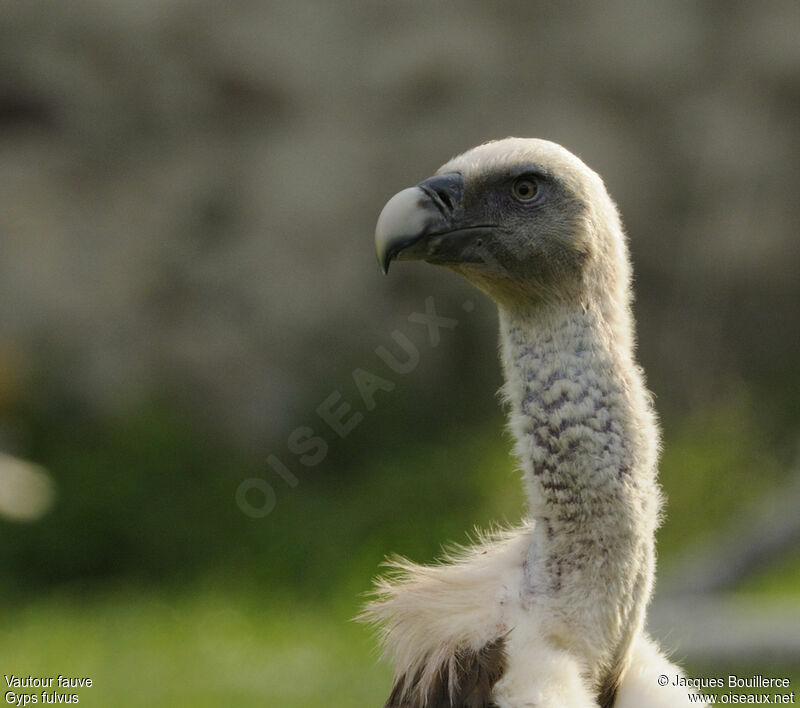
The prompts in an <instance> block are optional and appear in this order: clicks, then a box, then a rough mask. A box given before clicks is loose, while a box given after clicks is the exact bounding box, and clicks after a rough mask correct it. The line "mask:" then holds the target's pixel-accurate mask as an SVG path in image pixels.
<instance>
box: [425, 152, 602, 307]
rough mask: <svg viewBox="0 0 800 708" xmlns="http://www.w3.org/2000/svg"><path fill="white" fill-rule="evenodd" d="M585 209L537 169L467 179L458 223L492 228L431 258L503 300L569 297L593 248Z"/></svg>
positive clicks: (449, 243)
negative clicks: (586, 238)
mask: <svg viewBox="0 0 800 708" xmlns="http://www.w3.org/2000/svg"><path fill="white" fill-rule="evenodd" d="M584 218H585V206H584V204H583V202H582V201H580V200H579V199H577V198H576V197H575V196H574V195H573V194H572V193H571V192H570V190H569V189H568V187H567V186H566V185H564V184H563V183H562V182H561V181H560V180H558V179H557V178H555V177H553V176H552V175H549V174H547V173H546V172H545V171H543V170H542V169H541V168H539V167H538V166H536V165H525V166H521V167H519V168H517V169H515V170H514V171H513V172H501V173H495V174H492V175H488V176H486V177H483V178H480V179H477V180H469V179H468V180H466V181H465V184H464V189H463V193H462V194H461V198H460V199H459V200H458V201H457V202H455V203H454V204H453V210H452V218H451V219H452V223H453V224H454V225H491V226H492V228H487V229H482V230H480V231H475V232H473V233H470V234H469V237H456V238H453V239H452V240H448V239H447V237H446V235H445V236H444V238H442V240H441V243H440V244H439V245H438V247H437V248H436V249H435V253H433V254H431V255H430V256H429V257H428V258H427V260H428V261H429V262H431V263H438V264H440V265H446V266H448V267H449V268H451V269H453V270H455V271H456V272H458V273H460V274H461V275H463V276H464V277H466V278H467V279H468V280H470V281H472V282H473V283H474V284H475V285H476V286H477V287H479V288H481V289H482V290H484V291H486V292H487V293H488V294H489V295H490V296H492V297H493V298H494V299H496V300H498V301H499V302H504V301H509V302H520V301H523V302H526V301H531V300H537V299H541V298H550V297H556V296H558V297H565V296H569V294H570V293H571V292H574V291H575V290H576V289H577V288H578V287H579V284H580V278H581V273H582V270H583V264H584V262H585V261H586V258H587V256H588V253H589V245H588V243H585V242H584V241H582V237H583V234H584V233H585V228H584Z"/></svg>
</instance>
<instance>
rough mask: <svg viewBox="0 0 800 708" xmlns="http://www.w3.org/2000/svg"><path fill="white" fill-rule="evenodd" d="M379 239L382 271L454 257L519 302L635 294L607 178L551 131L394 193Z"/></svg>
mask: <svg viewBox="0 0 800 708" xmlns="http://www.w3.org/2000/svg"><path fill="white" fill-rule="evenodd" d="M375 247H376V251H377V255H378V260H379V262H380V265H381V268H382V269H383V271H384V272H387V271H388V268H389V265H390V263H391V262H392V261H393V260H424V261H427V262H428V263H434V264H438V265H443V266H447V267H448V268H451V269H452V270H454V271H456V272H457V273H459V274H461V275H462V276H464V277H465V278H466V279H467V280H469V281H470V282H472V283H473V284H474V285H476V286H477V287H478V288H479V289H481V290H483V291H484V292H485V293H487V294H488V295H489V296H490V297H491V298H492V299H493V300H495V302H497V303H498V304H499V305H501V306H504V307H506V308H511V309H515V310H519V309H523V310H524V309H527V308H528V307H530V306H535V305H536V304H537V303H540V302H548V301H558V302H564V301H567V302H570V303H573V304H580V305H582V306H586V305H587V303H591V302H593V301H594V302H595V303H597V302H598V301H600V302H602V301H605V302H606V304H611V305H613V304H616V305H617V306H619V305H622V307H623V308H624V307H626V303H627V299H628V291H629V288H628V281H629V266H628V258H627V251H626V246H625V239H624V237H623V234H622V229H621V227H620V224H619V218H618V215H617V211H616V208H615V206H614V204H613V202H612V201H611V198H610V197H609V196H608V193H607V192H606V189H605V186H604V185H603V182H602V180H601V179H600V177H599V176H598V175H597V174H596V173H595V172H593V171H592V170H590V169H589V168H588V167H587V166H586V165H585V164H584V163H583V162H581V160H579V159H578V158H577V157H575V156H574V155H573V154H572V153H570V152H569V151H567V150H565V149H564V148H562V147H561V146H560V145H557V144H555V143H552V142H549V141H546V140H537V139H523V138H507V139H505V140H498V141H493V142H489V143H485V144H483V145H479V146H478V147H476V148H473V149H472V150H469V151H468V152H466V153H464V154H463V155H460V156H458V157H456V158H454V159H452V160H450V161H449V162H447V163H446V164H445V165H443V166H442V167H441V168H440V169H439V170H438V171H437V172H436V174H435V175H434V176H433V177H430V178H429V179H426V180H423V181H422V182H420V183H419V184H417V185H416V186H415V187H410V188H408V189H404V190H403V191H401V192H399V193H398V194H396V195H395V196H394V197H392V199H390V200H389V202H388V203H387V204H386V206H385V207H384V209H383V211H382V212H381V215H380V217H379V218H378V223H377V226H376V230H375ZM614 309H615V308H614ZM608 314H609V316H611V315H612V313H610V312H609V313H608Z"/></svg>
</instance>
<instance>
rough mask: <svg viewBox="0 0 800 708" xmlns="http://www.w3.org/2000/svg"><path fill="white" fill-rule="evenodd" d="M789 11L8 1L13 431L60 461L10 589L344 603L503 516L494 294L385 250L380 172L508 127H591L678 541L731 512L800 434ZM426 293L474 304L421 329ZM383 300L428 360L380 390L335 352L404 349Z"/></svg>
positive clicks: (724, 5)
mask: <svg viewBox="0 0 800 708" xmlns="http://www.w3.org/2000/svg"><path fill="white" fill-rule="evenodd" d="M799 37H800V4H798V3H797V2H793V1H791V0H786V1H767V2H761V3H754V2H744V1H740V0H725V1H723V0H716V1H708V2H683V1H679V0H673V1H670V2H662V3H635V2H624V1H621V0H614V1H611V2H602V3H600V2H595V3H589V2H578V3H547V2H530V1H528V2H519V1H515V0H509V1H505V2H496V3H487V2H480V1H479V0H471V1H470V0H467V1H464V2H454V1H448V2H445V1H442V2H422V1H421V0H414V1H411V0H408V1H404V2H394V3H389V2H368V1H366V0H359V1H353V2H339V3H337V2H322V1H320V0H307V1H305V2H276V1H271V2H265V1H262V2H255V1H251V0H233V1H230V2H225V3H222V2H212V1H210V0H198V1H196V2H184V1H180V0H158V1H157V2H156V1H154V0H137V1H136V2H134V1H132V0H110V1H106V2H99V1H98V0H74V1H73V2H70V3H52V2H45V1H43V0H29V1H28V2H24V3H19V2H11V3H6V4H4V5H3V6H2V8H0V194H2V195H3V203H2V207H0V303H2V306H0V450H2V451H4V452H6V453H10V454H12V455H15V456H16V457H17V458H20V459H25V460H30V461H31V462H32V463H33V464H35V465H41V466H42V468H44V470H46V473H47V474H48V475H49V481H47V482H42V479H43V478H42V477H41V475H43V474H44V472H43V471H42V468H40V467H35V468H31V469H35V470H36V472H35V474H36V475H39V476H38V477H36V479H37V480H38V481H37V484H39V487H36V488H37V489H42V490H45V491H44V492H42V493H43V494H44V493H45V492H46V499H45V500H44V501H42V500H40V501H39V502H36V501H35V500H34V501H32V502H30V504H32V505H33V506H32V507H31V508H36V509H41V511H42V514H43V515H42V516H41V517H40V518H38V520H31V519H30V518H29V517H25V518H26V519H28V520H27V521H21V520H20V518H21V517H20V515H19V514H18V515H17V516H15V515H14V513H13V511H12V513H9V514H6V520H5V521H3V520H0V537H2V538H3V541H2V544H0V545H1V546H2V548H0V562H1V563H2V566H3V567H4V568H5V572H4V575H3V577H2V579H0V588H2V587H5V588H6V589H7V591H8V593H10V596H11V597H25V595H24V593H29V592H34V593H49V592H51V591H52V590H53V589H54V588H63V587H76V585H75V584H77V587H80V588H85V587H91V588H95V587H98V586H97V583H108V582H111V583H117V582H121V583H122V584H123V585H124V587H126V588H129V587H138V586H137V585H136V583H140V582H144V583H150V582H152V581H153V580H159V581H162V582H167V583H174V582H178V583H181V582H197V581H198V579H201V580H202V579H203V578H205V579H208V578H209V577H217V576H216V575H215V573H216V574H221V575H222V576H225V577H228V578H230V577H245V578H249V579H250V581H252V582H254V583H255V584H256V585H257V587H258V593H265V594H268V593H275V592H281V593H287V594H289V595H291V596H293V597H297V596H300V597H310V598H316V601H322V600H321V598H324V599H325V600H326V601H331V598H339V600H337V602H339V603H340V605H341V606H342V607H346V608H347V609H346V611H345V614H347V613H348V612H349V613H350V614H354V611H355V605H356V599H355V598H356V593H358V592H359V591H361V590H364V589H366V587H367V582H368V580H367V579H368V578H369V575H370V574H371V573H372V572H373V571H374V569H375V566H376V564H377V561H378V559H379V558H380V557H381V556H382V555H383V553H384V552H387V551H399V552H404V553H410V554H412V555H414V557H415V558H417V559H420V560H422V559H425V558H426V557H430V555H432V554H434V553H435V551H436V548H437V547H438V544H439V543H441V542H443V541H446V540H452V539H455V540H463V538H464V537H463V533H464V531H466V530H467V529H468V528H469V527H471V526H472V525H473V524H474V523H488V522H489V521H490V520H492V519H502V518H510V519H513V518H514V516H515V514H518V513H519V505H518V504H519V503H518V501H517V500H516V495H517V487H516V481H515V480H514V477H513V473H512V465H511V463H510V462H509V461H507V459H506V455H507V442H506V441H504V439H503V438H502V421H501V418H500V414H499V412H498V408H497V404H496V399H495V398H494V392H495V390H496V388H497V386H498V384H499V381H500V378H499V371H498V366H497V363H496V345H495V315H494V311H493V308H492V307H491V305H490V304H489V303H487V302H485V301H484V300H483V299H482V297H481V296H479V295H477V294H475V293H473V292H472V291H471V290H470V289H469V288H468V286H466V285H465V284H463V283H461V282H460V281H459V280H458V279H456V278H455V277H454V276H452V275H450V274H449V273H444V272H441V271H438V270H436V269H434V268H430V267H414V268H411V267H398V268H396V269H393V272H392V276H391V277H390V278H388V279H384V278H382V276H380V274H379V273H378V268H377V265H376V263H375V257H374V254H373V252H372V232H373V227H374V222H375V219H376V217H377V214H378V213H379V211H380V209H381V207H382V206H383V204H384V202H385V201H386V199H387V198H388V197H389V196H391V195H392V194H394V193H395V192H396V191H397V190H399V189H400V188H402V187H404V186H408V185H410V184H413V183H415V182H417V181H418V180H420V179H422V178H424V177H426V176H428V175H430V174H431V173H432V172H433V170H435V169H436V168H437V167H438V166H439V165H440V164H441V163H443V162H444V161H445V160H446V159H447V158H449V157H450V156H452V155H454V154H456V153H459V152H461V151H463V150H465V149H467V148H469V147H471V146H473V145H474V144H477V143H479V142H482V141H484V140H487V139H491V138H499V137H505V136H507V135H519V136H537V137H545V138H549V139H551V140H555V141H557V142H560V143H562V144H564V145H565V146H567V147H568V148H569V149H571V150H572V151H574V152H576V153H577V154H578V155H580V156H581V157H582V158H583V159H584V160H585V161H586V162H587V163H588V164H590V165H591V166H592V167H594V168H595V169H596V170H597V171H598V172H599V173H600V174H601V175H603V176H604V178H605V180H606V183H607V185H608V186H609V189H610V191H611V193H612V195H613V196H614V197H615V199H616V200H617V202H618V204H619V206H620V209H621V212H622V214H623V217H624V220H625V222H626V225H627V229H628V232H629V234H630V238H631V249H632V254H633V260H634V267H635V272H636V291H637V304H636V313H637V317H638V323H639V342H640V357H641V360H642V363H643V365H644V367H645V369H646V371H647V373H648V380H649V383H650V386H651V388H652V389H653V390H654V392H655V394H656V397H657V405H658V408H659V410H660V412H661V414H662V417H663V420H664V425H665V439H666V453H665V460H664V471H663V475H662V479H663V480H664V485H665V487H666V490H667V492H668V494H669V496H670V499H671V500H672V504H671V506H670V510H669V517H668V522H667V525H666V526H665V529H664V531H663V538H662V549H663V550H664V557H665V561H664V563H665V565H666V566H667V567H669V560H670V558H671V557H677V556H678V555H679V551H681V550H683V549H685V548H687V547H690V546H691V545H692V544H693V542H694V541H695V540H696V539H698V538H699V539H704V538H706V537H709V536H712V535H713V533H712V532H717V533H719V532H720V529H727V528H729V526H728V522H729V520H732V519H733V518H735V517H734V516H733V515H734V514H736V513H738V511H737V510H738V509H740V508H741V507H742V506H747V504H748V503H749V502H750V501H752V500H751V497H752V496H753V490H754V489H756V490H760V489H762V488H764V489H770V490H773V489H779V488H780V485H781V484H783V483H784V482H786V481H787V480H788V479H789V478H790V477H791V469H792V465H793V463H794V460H795V453H796V445H797V439H798V430H800V395H798V394H800V368H798V364H797V357H798V343H800V307H798V300H799V299H800V275H798V273H799V272H800V238H798V234H800V209H798V206H797V204H798V197H797V195H798V193H799V192H800V160H798V154H800V41H798V38H799ZM427 297H433V298H434V301H435V303H436V307H437V309H438V310H439V311H440V312H441V313H442V314H446V315H449V316H454V317H457V318H458V320H459V326H458V327H457V328H456V329H455V330H453V331H446V332H443V336H442V343H441V346H439V347H437V348H433V347H430V346H429V342H428V341H427V340H426V332H425V330H424V328H420V327H419V326H418V325H413V324H410V323H409V321H408V319H407V318H408V315H409V314H410V313H412V312H414V311H421V310H423V308H424V303H425V299H426V298H427ZM466 298H473V299H474V301H475V303H476V309H475V311H474V312H472V313H469V314H466V313H464V311H463V310H462V309H461V305H462V303H463V301H464V300H465V299H466ZM395 330H399V331H401V332H403V333H404V334H406V335H407V336H408V337H410V338H412V340H413V341H415V343H416V344H417V346H418V348H419V351H420V364H419V366H418V367H417V368H416V369H415V370H414V371H413V372H411V373H409V374H408V375H406V376H403V377H397V376H391V377H390V378H391V379H392V381H393V383H394V384H395V389H394V390H393V391H392V392H383V391H379V392H378V393H377V394H376V399H377V401H378V406H377V408H376V409H375V410H374V411H366V410H365V408H364V405H363V402H362V401H361V400H360V398H359V397H358V393H357V391H356V388H355V386H354V383H353V380H352V377H351V372H352V371H353V370H354V369H356V368H362V369H365V370H369V371H373V372H374V373H377V374H379V375H381V376H388V373H387V370H386V368H385V366H384V365H383V364H381V360H380V359H379V358H378V357H376V354H375V349H376V348H377V347H380V346H386V347H391V346H392V344H391V343H392V339H391V335H392V332H394V331H395ZM382 366H383V367H384V368H381V367H382ZM335 392H339V394H340V396H341V400H342V401H344V402H346V403H347V404H348V405H350V406H351V407H352V408H353V411H354V412H356V413H359V414H363V415H364V416H365V417H364V421H363V423H362V424H361V425H360V427H359V428H358V429H356V431H354V432H353V434H352V435H349V436H348V437H347V438H346V439H344V440H342V439H340V438H339V437H338V436H337V435H336V434H335V433H334V432H333V431H332V430H331V429H330V428H329V427H326V425H325V423H324V422H323V421H322V420H321V418H320V416H319V415H318V414H317V413H316V409H317V407H318V406H319V405H320V404H321V403H322V402H323V401H325V400H326V399H328V397H329V396H331V395H332V394H335ZM298 426H307V427H309V428H311V429H313V430H314V432H315V434H318V435H321V436H322V437H323V438H324V439H325V441H326V444H327V445H328V453H327V455H326V458H325V460H324V461H323V462H321V463H320V464H318V465H316V466H313V468H309V467H306V466H304V465H302V464H300V463H299V462H298V457H297V455H295V454H294V453H293V452H292V443H291V441H290V438H291V435H292V433H293V432H294V431H295V430H297V428H298ZM270 456H273V457H270ZM274 458H277V459H278V460H279V461H280V462H281V463H282V464H283V465H285V467H286V470H288V473H287V471H286V470H284V471H283V472H281V471H280V469H281V468H280V467H279V466H278V465H276V464H275V463H274ZM9 459H10V458H9ZM268 460H273V461H272V463H270V462H268ZM14 464H16V463H14ZM22 464H27V463H22ZM453 465H457V466H458V468H459V469H463V470H465V472H464V473H463V476H457V477H455V478H454V476H453V475H452V474H448V471H449V470H450V469H452V467H453ZM9 469H10V468H9ZM14 469H18V468H17V467H14ZM497 469H501V470H502V472H500V473H498V472H497V471H496V470H497ZM1 471H2V468H0V472H1ZM15 479H16V478H15ZM253 479H261V480H264V482H265V483H266V484H267V485H268V487H267V488H266V489H267V495H266V497H264V498H259V497H258V496H257V494H256V496H252V494H251V496H250V497H248V499H249V500H250V501H249V502H247V503H246V504H245V508H246V509H250V508H251V507H253V506H254V505H255V506H258V505H259V504H260V508H261V509H263V510H264V511H268V512H269V513H268V514H266V515H264V516H262V517H259V518H254V517H252V516H248V514H247V513H243V511H242V504H237V492H239V491H241V486H240V485H241V484H242V482H243V480H253ZM287 480H288V482H289V483H287ZM295 483H297V486H293V484H295ZM5 486H6V488H10V487H9V485H8V484H6V485H5ZM3 488H4V487H3V485H2V484H0V494H2V493H3ZM15 488H16V487H15ZM270 490H271V491H270ZM498 490H499V491H498ZM258 491H259V488H257V489H256V490H255V492H258ZM261 491H262V492H263V489H261ZM272 492H274V498H272V496H270V495H271V494H272ZM26 498H27V497H26ZM43 499H44V498H43ZM239 501H240V502H241V499H239ZM2 502H3V500H2V499H0V513H2V509H3V508H4V507H3V503H2ZM45 502H46V503H45ZM8 503H9V504H10V503H11V502H8ZM30 504H29V506H30ZM37 504H38V505H37ZM248 504H249V505H250V506H247V505H248ZM273 507H274V509H273ZM26 508H28V507H26ZM20 513H21V512H20ZM23 516H24V515H23ZM323 539H324V543H323V542H322V541H323ZM789 547H791V546H789ZM794 547H795V548H796V546H794ZM794 553H795V555H796V552H794ZM670 554H672V555H670ZM793 557H794V556H793ZM675 565H676V567H678V566H679V565H680V564H679V563H678V562H677V561H676V562H675ZM791 567H792V568H795V570H789V571H787V570H785V569H784V570H781V571H780V572H778V571H774V572H773V575H772V576H769V577H771V578H773V580H764V581H763V583H765V584H766V585H765V587H767V586H768V587H770V588H772V587H773V586H777V587H783V586H781V583H780V582H779V581H775V580H774V578H775V577H781V578H783V577H787V573H788V574H789V576H788V577H793V578H797V579H800V575H798V571H797V570H796V568H798V567H800V559H796V562H795V565H794V566H791ZM775 573H777V575H776V574H775ZM792 573H794V575H792ZM765 577H766V576H765ZM208 582H211V581H208ZM749 582H753V583H756V585H757V584H758V583H759V582H761V581H758V580H752V581H749ZM770 583H772V584H770ZM776 583H777V585H776ZM781 592H782V590H781ZM19 593H23V594H19ZM271 596H272V595H270V597H271ZM60 612H61V610H59V613H60ZM43 616H45V615H43ZM59 616H60V615H59ZM36 621H38V620H36ZM48 621H49V620H48ZM320 621H321V620H319V618H313V619H312V620H310V621H309V624H313V625H315V626H316V624H318V623H319V622H320ZM42 622H45V620H42ZM45 625H46V623H45ZM45 625H43V626H45ZM36 626H38V625H35V623H34V625H32V627H36ZM27 631H29V632H34V631H35V629H31V628H30V627H29V628H28V630H27ZM271 631H274V632H277V631H278V630H275V629H274V628H273V630H271ZM348 631H349V630H348ZM309 636H312V635H311V634H310V635H309ZM354 636H355V635H354ZM98 641H99V640H98ZM308 643H309V644H311V645H313V644H314V640H313V639H309V640H308ZM365 651H366V650H365ZM284 653H285V652H284ZM31 656H38V655H35V654H31ZM363 656H368V654H366V653H365V654H364V655H363ZM363 656H361V655H359V656H358V658H357V659H354V664H357V665H360V664H361V663H362V660H364V659H363ZM0 658H2V656H0ZM31 661H34V659H31ZM34 663H35V661H34ZM56 664H58V662H56ZM34 668H35V667H32V668H28V669H26V668H25V667H24V666H23V667H19V671H25V672H30V671H33V670H34ZM54 671H55V673H59V672H63V669H62V668H60V665H56V666H55V668H54ZM85 672H86V669H85V668H84V673H85ZM384 678H385V677H384ZM167 684H168V681H167V680H166V679H165V684H164V685H165V686H166V685H167ZM348 685H349V684H348ZM165 690H166V689H165ZM265 690H266V689H264V690H260V691H257V692H256V693H257V694H258V695H259V696H262V697H263V695H264V693H265ZM287 690H288V689H287ZM343 690H344V689H343ZM381 690H382V688H381ZM212 693H213V692H212ZM165 695H166V694H165ZM281 695H282V696H283V697H282V698H281V700H282V701H284V702H283V703H280V704H281V705H290V704H291V700H293V699H292V698H291V696H289V693H287V694H286V695H283V694H281ZM287 696H289V697H288V698H287ZM118 697H119V696H117V695H116V694H114V699H115V700H116V699H117V698H118ZM162 697H163V696H162ZM165 700H166V699H165ZM241 700H242V701H245V702H244V703H241V704H242V705H244V704H245V703H246V698H242V699H241ZM298 700H299V701H300V702H299V703H297V705H310V704H309V703H303V702H302V701H303V700H309V699H308V697H306V698H303V699H298ZM375 700H377V699H375ZM135 704H136V702H135V701H134V702H132V703H131V705H135ZM358 704H359V703H358V702H357V701H356V700H355V699H353V700H352V701H351V702H350V703H347V702H346V701H345V702H343V703H342V705H358ZM119 705H123V704H122V703H120V704H119ZM193 705H201V703H200V702H195V703H193ZM331 705H332V704H331Z"/></svg>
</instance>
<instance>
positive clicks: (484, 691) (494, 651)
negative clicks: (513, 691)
mask: <svg viewBox="0 0 800 708" xmlns="http://www.w3.org/2000/svg"><path fill="white" fill-rule="evenodd" d="M505 643H506V640H505V637H500V638H499V639H496V640H495V641H493V642H491V643H490V644H487V645H486V646H484V647H483V648H482V649H480V650H479V651H472V650H463V651H459V652H458V653H457V654H456V656H455V660H454V661H453V662H451V663H446V664H442V666H441V667H440V668H439V670H438V671H437V672H436V674H435V675H434V677H433V679H432V680H431V681H430V682H429V684H428V685H427V686H423V685H421V683H420V681H421V672H418V673H417V674H416V675H415V676H414V678H413V679H412V680H411V681H410V682H409V683H408V685H407V686H406V677H405V676H400V677H399V678H398V679H396V680H395V682H394V685H393V686H392V692H391V694H390V696H389V699H388V700H387V701H386V704H385V706H384V708H423V707H424V708H491V707H492V705H493V704H492V701H491V696H492V689H493V688H494V685H495V684H496V683H497V682H498V681H499V680H500V677H501V676H502V675H503V673H504V671H505V668H506V652H505ZM450 666H454V667H455V676H454V677H453V680H452V682H451V676H450V668H449V667H450ZM451 683H452V685H453V687H454V688H453V692H452V695H451V693H450V685H451ZM404 688H405V690H404Z"/></svg>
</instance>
